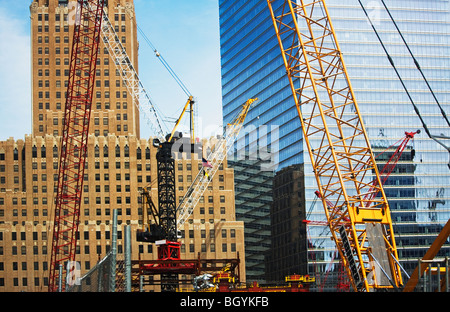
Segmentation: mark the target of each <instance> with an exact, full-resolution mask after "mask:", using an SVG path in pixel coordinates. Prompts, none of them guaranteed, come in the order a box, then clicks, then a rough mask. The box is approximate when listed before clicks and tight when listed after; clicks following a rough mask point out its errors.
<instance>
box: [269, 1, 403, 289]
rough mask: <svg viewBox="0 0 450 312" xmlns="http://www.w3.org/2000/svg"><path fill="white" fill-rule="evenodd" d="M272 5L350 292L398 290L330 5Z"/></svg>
mask: <svg viewBox="0 0 450 312" xmlns="http://www.w3.org/2000/svg"><path fill="white" fill-rule="evenodd" d="M267 4H268V7H269V10H270V13H271V17H272V21H273V26H274V29H275V33H276V36H277V39H278V43H279V46H280V49H281V55H282V58H283V61H284V65H285V67H286V73H287V77H288V79H289V83H290V86H291V90H292V94H293V98H294V101H295V106H296V108H297V112H298V116H299V118H300V122H301V127H302V131H303V139H304V141H305V145H306V146H307V148H308V153H309V156H310V159H311V164H312V168H313V171H314V174H315V178H316V181H317V185H318V189H319V193H320V198H321V200H322V204H323V207H324V210H325V214H326V217H327V222H328V224H329V227H330V230H331V233H332V239H333V240H334V241H335V243H336V246H337V249H338V251H339V253H340V256H341V259H342V261H343V263H344V266H345V268H346V271H347V274H348V276H349V278H350V281H351V284H352V287H353V289H354V290H355V291H374V290H389V289H400V288H401V287H402V285H403V281H402V276H401V267H400V264H399V262H398V254H397V247H396V244H395V238H394V231H393V227H392V220H391V214H390V210H389V204H388V201H387V198H386V194H385V193H384V191H383V187H382V183H381V180H380V175H379V172H378V168H377V165H376V163H375V158H374V155H373V152H372V149H371V146H370V143H369V138H368V135H367V133H366V130H365V127H364V124H363V120H362V117H361V113H360V111H359V108H358V105H357V102H356V99H355V95H354V92H353V89H352V86H351V83H350V79H349V76H348V73H347V70H346V66H345V63H344V59H343V57H342V52H341V50H340V47H339V43H338V41H337V39H336V34H335V31H334V29H333V25H332V23H331V20H330V17H329V14H328V10H327V7H326V4H325V1H323V0H295V1H291V0H284V1H275V0H267ZM372 194H378V195H377V196H371V195H372ZM327 203H328V204H327ZM330 203H331V204H330Z"/></svg>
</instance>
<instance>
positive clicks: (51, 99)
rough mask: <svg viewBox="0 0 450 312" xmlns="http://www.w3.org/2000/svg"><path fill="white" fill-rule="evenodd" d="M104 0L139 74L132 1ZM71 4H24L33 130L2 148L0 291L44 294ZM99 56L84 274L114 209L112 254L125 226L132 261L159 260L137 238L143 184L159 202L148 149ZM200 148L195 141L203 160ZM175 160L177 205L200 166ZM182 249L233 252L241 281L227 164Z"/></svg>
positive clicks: (186, 158)
mask: <svg viewBox="0 0 450 312" xmlns="http://www.w3.org/2000/svg"><path fill="white" fill-rule="evenodd" d="M107 3H108V7H107V8H106V10H107V12H108V14H109V18H110V20H111V22H112V23H113V24H114V25H115V28H116V32H117V34H118V36H119V38H121V40H122V43H123V44H124V45H125V46H126V49H127V52H128V54H129V55H130V58H131V59H132V61H133V62H135V67H136V68H137V47H138V42H137V36H136V29H135V28H136V24H135V22H134V18H135V12H134V4H133V1H132V0H120V1H119V0H117V1H112V0H109V1H107ZM70 4H71V2H69V1H57V0H34V1H33V2H32V4H31V6H30V12H31V38H32V58H33V61H32V84H33V86H32V93H33V95H32V101H33V102H32V110H33V117H32V118H33V121H32V122H33V127H32V129H33V133H32V134H30V135H26V136H25V138H24V139H14V138H10V139H8V140H6V141H1V142H0V291H47V285H48V276H49V271H48V269H49V266H50V256H51V245H52V230H53V220H54V208H55V195H56V189H57V180H58V165H59V152H60V151H59V146H60V141H61V137H60V135H61V129H62V123H63V113H64V104H65V95H64V92H65V90H66V86H67V79H68V76H67V75H66V74H65V73H66V71H67V70H68V68H69V66H68V63H67V60H68V59H69V57H70V56H69V55H70V48H71V40H72V39H71V25H70V17H71V8H70ZM100 51H101V53H100V54H99V67H98V69H97V74H99V75H97V79H96V89H95V90H94V92H95V94H96V96H94V103H93V111H92V113H91V123H92V124H91V126H90V135H89V139H88V156H87V165H86V171H85V176H84V185H83V194H82V204H81V211H80V224H79V232H78V247H77V259H76V261H78V262H79V263H80V268H81V274H82V275H83V274H84V273H86V272H87V271H89V270H90V269H91V268H92V267H93V266H94V265H95V264H96V263H97V261H98V260H99V259H101V258H102V257H104V256H105V255H106V254H107V252H108V251H109V250H110V246H111V243H112V235H111V231H112V215H113V210H114V209H117V210H118V248H117V251H118V254H119V256H120V255H123V252H124V248H123V239H124V237H123V234H122V232H123V227H124V225H130V226H131V230H132V247H131V250H132V259H136V260H137V259H142V260H154V259H157V248H156V246H154V245H153V244H148V243H142V242H137V241H136V240H135V237H136V234H135V233H136V230H137V229H139V228H140V227H141V225H142V203H141V197H140V190H141V189H142V188H143V187H149V188H150V189H151V194H152V198H153V199H154V201H155V204H156V202H157V183H156V182H157V168H156V148H155V147H154V146H153V144H152V141H153V139H152V138H148V139H142V138H140V137H139V112H138V109H137V108H136V106H135V105H134V104H133V103H132V102H128V101H127V98H130V96H129V95H128V94H127V89H126V87H125V86H123V84H122V80H121V79H120V77H118V76H116V71H115V67H114V64H112V62H111V60H110V59H109V55H108V53H107V50H105V49H104V46H103V44H101V45H100ZM130 101H131V100H130ZM208 142H209V141H207V140H203V143H204V144H203V150H204V151H203V153H205V152H206V146H207V145H208V144H209V143H208ZM178 156H179V157H177V159H176V168H175V174H176V191H177V193H176V198H177V201H178V200H180V199H181V198H182V197H183V195H184V194H185V191H186V190H187V188H188V187H189V185H190V184H191V182H192V181H193V180H194V178H195V176H196V175H197V173H198V172H199V170H200V169H201V166H202V161H201V159H199V157H198V156H197V155H193V156H192V157H190V155H186V154H184V153H183V154H181V155H178ZM181 243H182V246H181V258H182V259H195V258H197V257H198V255H199V254H200V257H202V258H205V259H231V258H237V257H238V254H239V258H240V259H241V265H240V270H241V271H240V276H241V280H242V277H244V280H245V263H244V262H245V260H244V258H245V257H244V224H243V222H238V221H236V217H235V206H234V172H233V169H231V168H228V166H227V161H226V160H225V161H224V163H223V165H222V166H221V167H220V168H219V170H218V171H217V173H216V175H215V176H214V177H213V179H212V181H211V183H210V184H209V187H208V189H207V190H205V192H204V194H203V197H202V199H201V200H200V202H199V204H198V205H197V207H196V208H195V209H194V211H193V214H192V215H191V217H190V218H189V220H188V222H186V223H185V224H184V229H183V230H182V238H181ZM185 278H191V277H185Z"/></svg>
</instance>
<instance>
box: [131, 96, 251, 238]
mask: <svg viewBox="0 0 450 312" xmlns="http://www.w3.org/2000/svg"><path fill="white" fill-rule="evenodd" d="M255 101H257V99H249V100H248V101H247V102H246V103H245V104H244V105H243V106H242V109H241V111H240V112H239V114H238V115H237V117H236V118H234V119H233V121H232V122H231V123H229V124H228V125H227V127H226V130H225V132H224V135H223V136H222V137H221V138H220V140H219V141H218V142H217V143H216V144H215V147H214V148H213V149H212V151H211V153H210V154H208V156H207V157H206V159H208V162H207V165H206V164H204V165H203V166H202V169H201V170H200V171H199V172H198V174H197V176H196V178H195V179H194V181H193V182H192V184H191V185H190V186H189V188H188V189H187V191H186V193H185V195H184V197H183V198H182V200H181V201H180V203H179V204H178V207H177V208H176V214H177V215H178V218H176V216H175V215H173V213H171V214H172V221H171V223H172V222H176V227H174V226H171V227H170V230H169V229H166V230H162V224H161V215H160V213H161V210H159V211H158V209H156V206H155V204H154V203H153V201H152V199H151V196H150V192H149V190H148V188H144V189H143V190H142V196H143V197H142V203H143V207H144V209H143V224H142V229H140V230H138V232H137V239H138V241H143V242H152V243H154V242H156V241H158V240H163V239H168V240H169V241H170V240H176V238H177V233H178V231H179V230H180V229H181V226H182V225H183V224H184V223H185V222H186V220H187V219H188V218H189V216H190V215H191V214H192V212H193V209H194V208H195V206H196V205H197V203H198V201H199V199H200V197H201V196H202V195H203V193H204V191H205V190H206V189H207V187H208V184H209V183H210V181H211V179H212V177H213V176H214V174H215V173H216V172H217V170H218V168H219V167H220V165H221V164H222V163H223V161H224V159H225V157H226V155H227V152H228V151H229V150H230V148H231V147H232V146H233V144H234V141H235V140H236V138H237V136H238V135H239V132H240V130H241V128H242V125H243V123H244V120H245V117H246V116H247V113H248V111H249V109H250V107H251V105H252V104H253V103H254V102H255ZM186 105H188V103H187V104H186ZM180 118H181V116H180ZM174 130H175V129H174ZM174 134H176V132H175V131H172V133H171V134H170V135H168V138H169V139H168V141H167V142H165V143H161V142H159V141H158V140H154V145H155V146H157V147H158V148H159V152H161V151H163V150H164V151H166V155H167V153H169V152H171V146H170V143H172V144H173V138H174V137H175V138H176V139H179V138H180V136H179V135H175V136H174ZM165 144H166V145H165ZM169 147H170V148H169ZM157 157H158V156H157ZM168 170H169V167H168V166H166V168H165V169H164V172H162V173H163V174H164V175H165V174H166V172H167V171H168ZM172 175H173V176H175V174H174V173H173V174H172ZM158 181H159V175H158ZM173 183H174V182H173ZM170 184H172V183H170ZM173 203H175V198H174V197H173ZM169 238H170V239H169Z"/></svg>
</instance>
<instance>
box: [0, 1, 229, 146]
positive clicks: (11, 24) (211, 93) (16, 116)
mask: <svg viewBox="0 0 450 312" xmlns="http://www.w3.org/2000/svg"><path fill="white" fill-rule="evenodd" d="M134 2H135V9H136V17H137V22H138V25H139V27H140V28H141V29H142V30H143V31H144V33H145V34H146V36H147V37H148V38H149V39H150V41H151V42H152V44H153V45H154V46H155V47H156V48H157V49H158V51H159V52H160V53H161V54H162V55H163V57H164V59H165V60H166V61H167V62H168V63H169V65H170V66H171V67H172V69H173V70H174V71H175V72H176V73H177V75H178V76H179V77H180V78H181V80H182V81H183V83H184V84H185V85H186V87H187V88H188V89H189V91H190V92H191V94H192V95H193V96H194V97H195V98H196V99H197V104H198V113H199V122H200V125H199V127H197V130H196V131H197V133H199V134H200V135H201V136H202V137H205V136H207V135H209V134H210V131H211V129H214V130H216V129H217V128H218V127H219V126H220V125H221V123H222V108H221V85H220V43H219V16H218V14H219V12H218V11H219V9H218V1H217V0H195V1H193V0H191V1H185V0H172V1H163V0H134ZM30 3H31V0H17V1H10V0H0V42H1V43H2V49H0V140H5V139H7V138H9V137H14V138H15V139H23V138H24V136H25V134H30V133H31V62H30V18H29V16H30V13H29V5H30ZM138 39H139V42H140V46H139V76H140V78H141V81H142V83H143V84H144V87H145V88H146V89H147V92H148V93H149V94H150V96H151V98H152V100H153V102H154V104H155V105H156V106H157V107H158V109H159V111H160V112H161V113H162V114H163V115H164V116H161V118H162V119H166V117H178V115H179V113H180V112H181V109H182V107H183V106H184V104H185V102H186V100H187V96H186V95H185V94H184V92H183V91H182V90H181V88H180V87H179V86H178V85H177V83H176V82H175V80H174V79H173V78H172V77H171V76H170V74H169V73H168V72H167V71H166V69H165V68H164V67H163V65H162V64H161V63H160V62H159V60H158V59H157V58H156V56H155V54H154V53H153V51H152V50H151V48H150V47H149V45H148V44H147V43H146V42H145V41H144V40H143V39H142V38H141V37H140V35H138ZM5 46H6V48H5ZM186 119H187V118H186ZM145 124H146V123H145V121H141V137H142V138H148V137H149V135H150V132H149V131H148V129H146V127H145ZM167 125H168V127H169V128H170V129H171V128H172V124H171V123H167ZM186 126H187V123H186ZM181 127H183V125H181Z"/></svg>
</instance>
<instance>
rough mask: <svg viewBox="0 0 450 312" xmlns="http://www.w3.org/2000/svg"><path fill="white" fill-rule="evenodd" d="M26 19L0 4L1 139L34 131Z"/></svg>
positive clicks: (16, 136) (20, 136) (28, 38)
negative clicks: (18, 17)
mask: <svg viewBox="0 0 450 312" xmlns="http://www.w3.org/2000/svg"><path fill="white" fill-rule="evenodd" d="M26 27H29V26H28V21H27V20H18V19H15V18H12V17H11V14H10V13H9V12H8V11H7V10H5V9H4V8H1V7H0V42H1V43H2V48H1V49H0V121H1V122H0V140H5V139H7V138H9V137H14V138H15V139H21V138H23V137H24V135H25V134H29V133H31V64H30V35H29V30H28V29H29V28H28V29H26Z"/></svg>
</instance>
